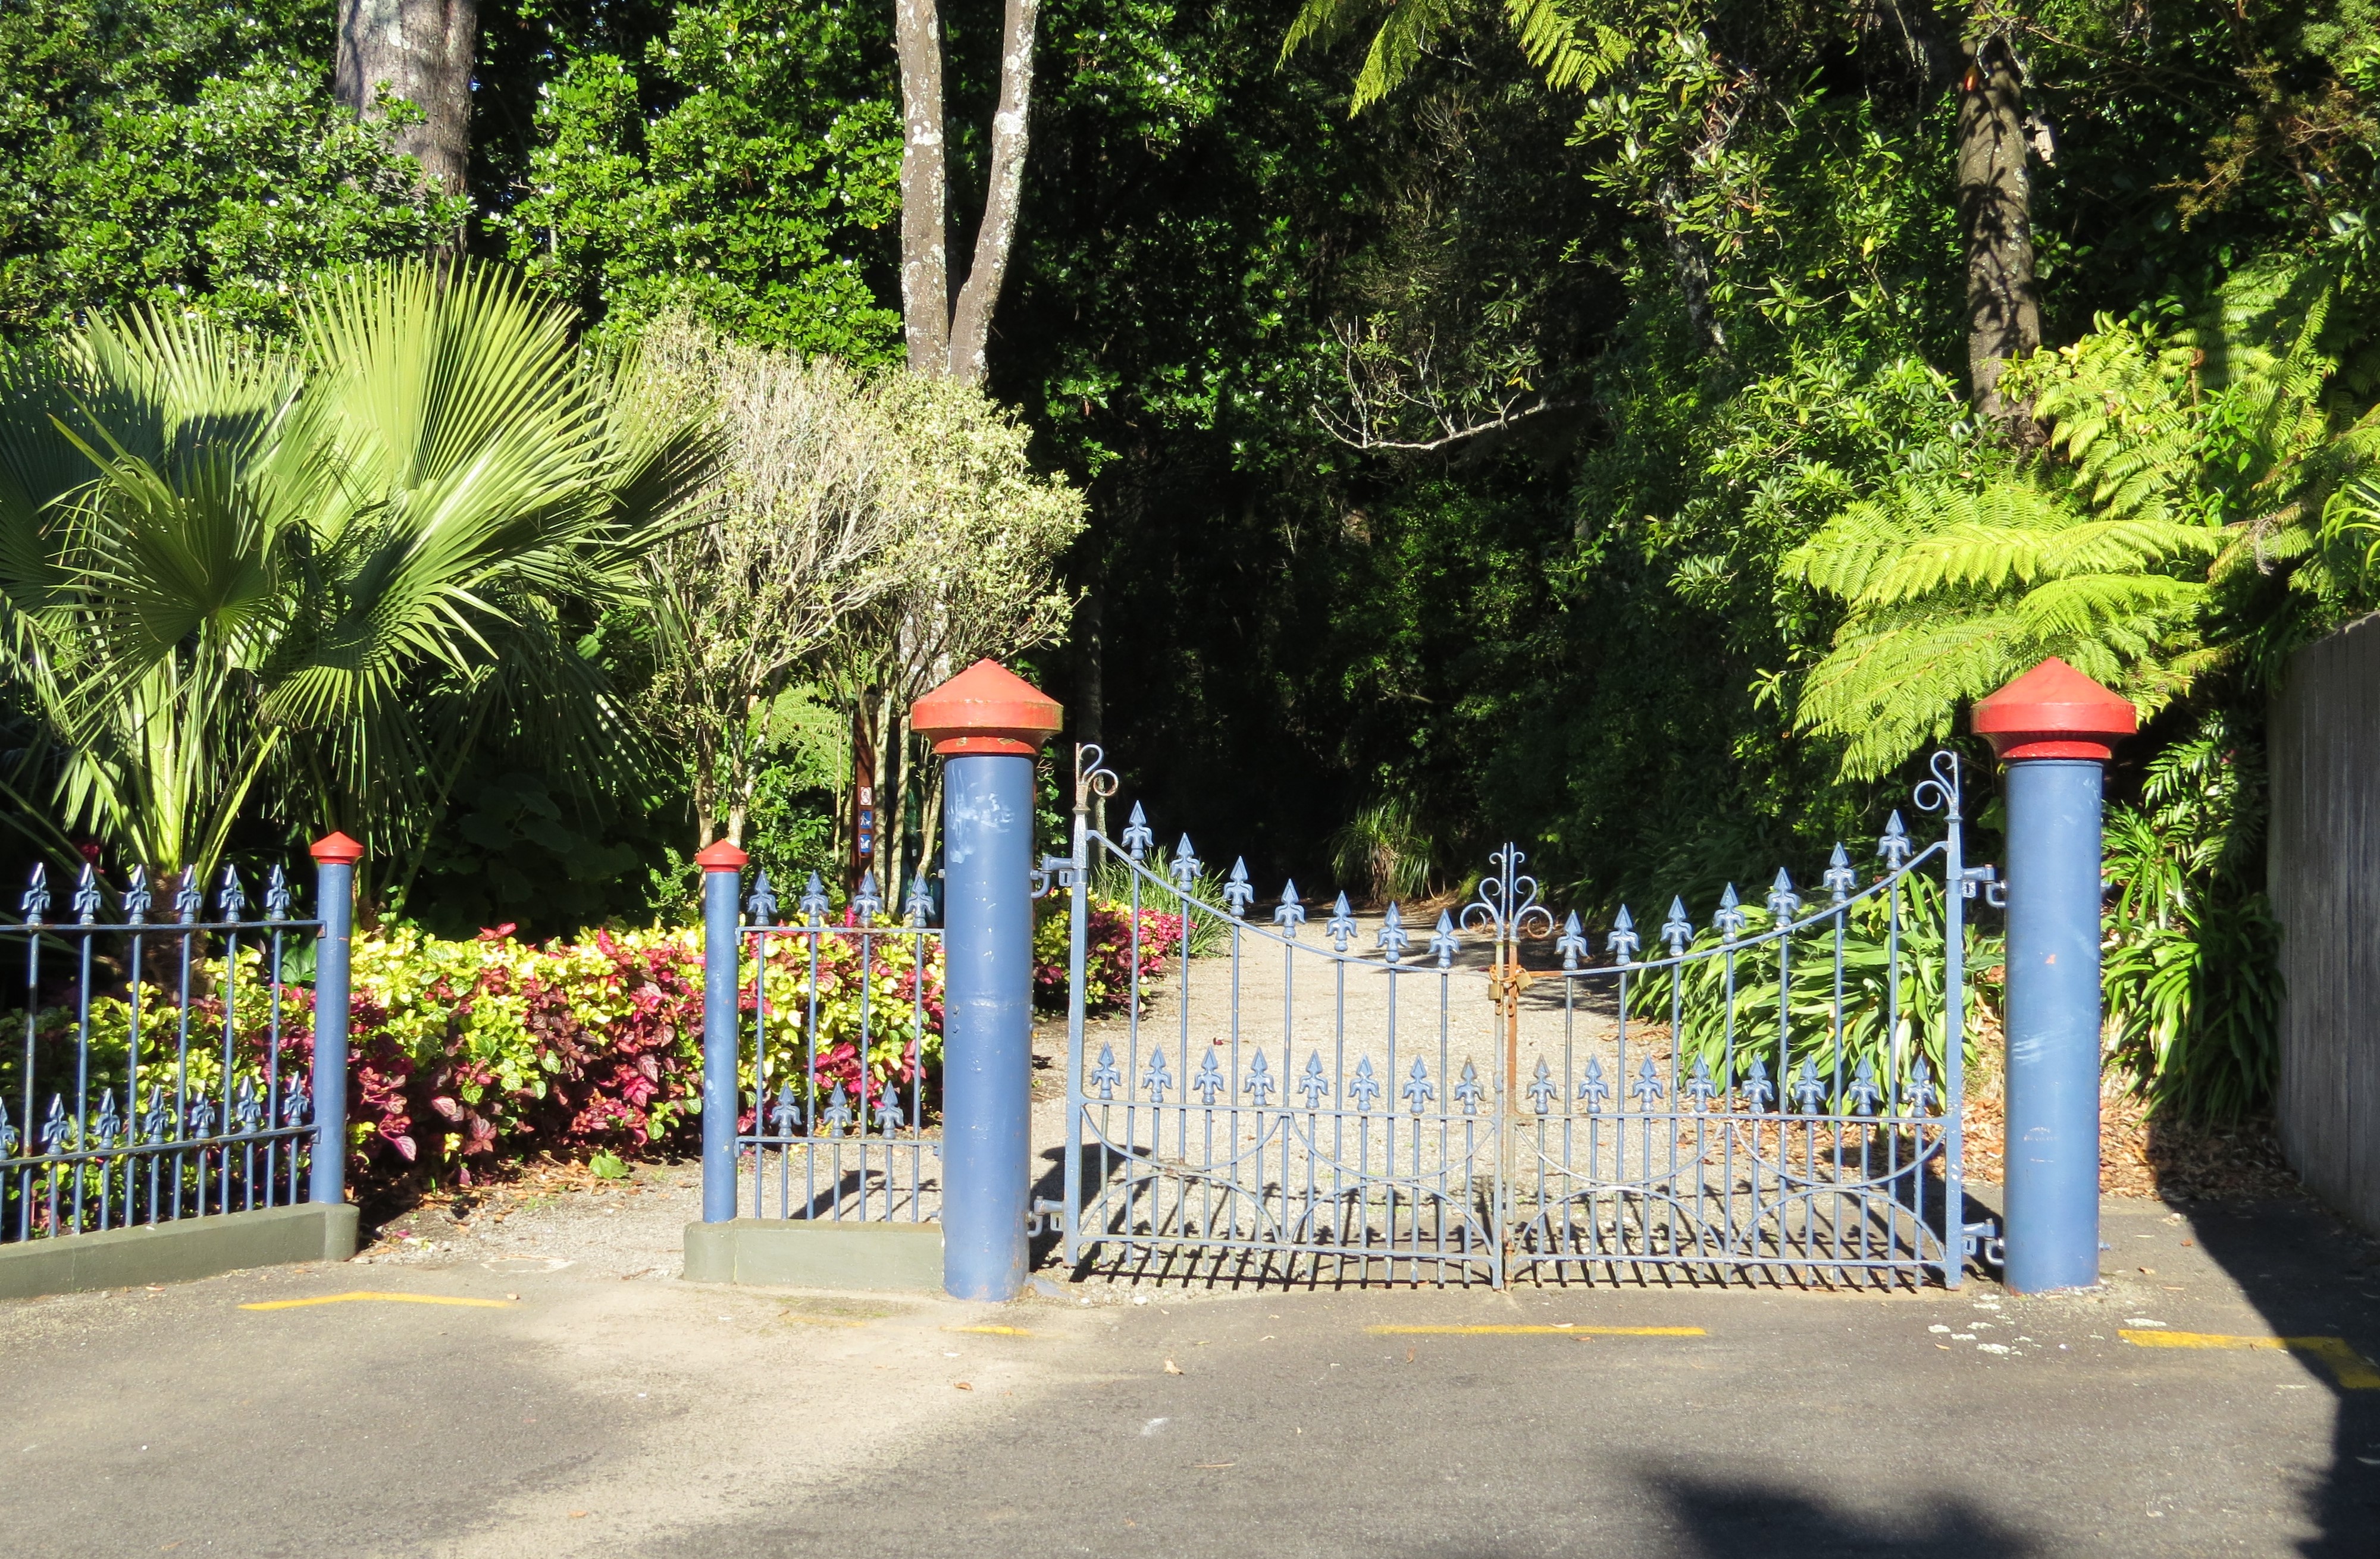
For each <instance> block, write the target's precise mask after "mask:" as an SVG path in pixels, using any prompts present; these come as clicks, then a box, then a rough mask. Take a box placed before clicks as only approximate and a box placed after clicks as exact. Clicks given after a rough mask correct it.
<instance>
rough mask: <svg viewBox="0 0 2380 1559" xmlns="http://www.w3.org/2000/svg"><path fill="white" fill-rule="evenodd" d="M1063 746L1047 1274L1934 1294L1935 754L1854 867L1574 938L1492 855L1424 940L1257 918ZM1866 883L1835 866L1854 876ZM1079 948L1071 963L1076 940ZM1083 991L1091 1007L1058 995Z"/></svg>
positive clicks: (1942, 965) (1964, 895)
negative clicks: (1060, 1163)
mask: <svg viewBox="0 0 2380 1559" xmlns="http://www.w3.org/2000/svg"><path fill="white" fill-rule="evenodd" d="M1932 776H1933V777H1932V778H1931V779H1928V780H1926V781H1925V783H1923V784H1921V785H1920V786H1918V788H1917V791H1916V792H1915V795H1914V798H1913V799H1914V801H1915V803H1916V804H1917V806H1918V808H1919V810H1920V812H1921V814H1927V813H1930V814H1934V815H1937V816H1938V817H1939V820H1940V824H1941V829H1940V835H1939V837H1938V838H1937V839H1934V840H1930V841H1920V840H1917V839H1914V838H1913V837H1912V836H1911V835H1910V833H1909V832H1908V831H1907V829H1906V828H1904V826H1903V824H1902V821H1901V818H1900V815H1899V814H1898V813H1896V814H1894V816H1893V817H1892V820H1891V822H1890V823H1889V825H1888V827H1887V828H1886V829H1885V831H1884V833H1883V835H1882V837H1881V838H1880V839H1879V840H1877V841H1876V847H1875V851H1874V855H1873V857H1872V861H1871V862H1870V863H1864V864H1865V865H1866V866H1867V868H1868V869H1866V870H1863V869H1862V865H1863V864H1854V861H1853V857H1852V853H1851V852H1849V851H1847V850H1845V849H1844V848H1843V847H1842V846H1840V845H1838V846H1837V847H1836V848H1835V851H1834V853H1833V856H1832V859H1831V861H1830V862H1829V863H1828V866H1827V867H1826V869H1825V871H1824V872H1823V874H1822V875H1821V876H1820V877H1819V879H1818V884H1817V890H1816V891H1815V892H1811V893H1805V892H1804V891H1803V889H1802V888H1799V887H1797V886H1796V885H1795V884H1794V883H1793V881H1792V880H1791V878H1790V877H1789V876H1788V875H1787V874H1786V873H1784V872H1782V871H1779V873H1778V874H1777V876H1776V877H1775V878H1774V880H1773V882H1772V884H1771V886H1770V887H1769V888H1768V889H1767V893H1766V894H1765V896H1764V897H1763V900H1762V901H1761V902H1760V903H1759V904H1757V905H1754V904H1749V903H1746V902H1744V901H1743V900H1742V899H1740V898H1739V897H1738V895H1737V894H1736V891H1735V889H1734V888H1732V887H1730V888H1728V889H1727V890H1726V892H1725V893H1723V894H1722V895H1721V896H1720V898H1719V900H1718V904H1717V906H1716V908H1715V911H1714V912H1712V913H1711V914H1710V916H1709V918H1708V919H1707V920H1706V921H1704V922H1703V923H1702V924H1700V925H1697V924H1696V923H1695V921H1694V916H1693V913H1692V912H1690V910H1689V908H1688V906H1687V905H1686V903H1685V902H1684V901H1683V900H1682V899H1680V900H1673V901H1672V903H1671V905H1670V911H1669V913H1668V914H1667V916H1666V917H1664V918H1663V920H1662V921H1661V922H1660V923H1659V925H1657V926H1654V927H1651V928H1649V930H1648V929H1645V928H1640V927H1639V926H1638V925H1637V924H1636V923H1635V922H1634V921H1633V919H1632V917H1631V915H1630V912H1628V911H1627V910H1626V909H1625V908H1622V909H1621V910H1620V911H1619V912H1618V913H1617V914H1615V915H1614V916H1613V918H1612V922H1611V925H1610V926H1609V929H1608V930H1606V931H1604V932H1603V933H1602V934H1601V935H1600V936H1599V937H1590V935H1589V933H1588V932H1587V931H1586V930H1585V928H1584V927H1583V926H1582V925H1581V923H1580V921H1579V918H1578V916H1577V915H1575V914H1571V915H1569V916H1567V917H1566V918H1564V919H1562V920H1560V922H1557V921H1556V919H1555V917H1554V915H1553V914H1552V912H1550V911H1549V910H1548V908H1546V907H1545V906H1544V905H1543V904H1541V903H1540V902H1539V895H1538V884H1537V883H1536V881H1535V880H1534V879H1533V878H1532V877H1531V876H1528V875H1527V873H1526V872H1525V871H1524V869H1523V868H1524V865H1525V864H1526V861H1525V857H1524V855H1523V854H1522V852H1520V851H1519V850H1517V849H1516V848H1514V847H1512V846H1510V845H1507V846H1506V847H1505V848H1504V849H1503V850H1501V851H1499V852H1496V853H1495V855H1494V856H1493V857H1492V858H1491V869H1490V871H1489V872H1488V875H1486V876H1484V877H1483V878H1482V879H1481V880H1480V882H1479V885H1478V888H1477V890H1476V893H1475V896H1473V897H1472V898H1471V899H1470V900H1469V901H1468V902H1465V903H1463V904H1461V906H1460V907H1459V908H1455V907H1451V906H1450V907H1449V908H1448V909H1446V910H1445V911H1443V912H1439V914H1437V916H1436V918H1435V921H1434V923H1433V924H1429V925H1422V924H1418V923H1416V922H1414V921H1409V919H1408V917H1407V916H1406V915H1405V914H1404V912H1403V911H1402V910H1401V909H1400V908H1399V907H1398V906H1396V905H1394V904H1391V905H1390V906H1389V907H1388V908H1387V909H1386V911H1385V912H1382V913H1379V914H1378V915H1358V914H1356V913H1355V912H1354V911H1353V910H1352V909H1351V908H1350V906H1349V904H1348V902H1347V900H1346V898H1345V896H1344V895H1343V894H1342V895H1341V896H1340V897H1339V898H1338V900H1337V901H1336V903H1335V904H1334V905H1332V906H1331V907H1330V909H1329V910H1328V911H1319V910H1316V911H1309V909H1308V907H1307V905H1306V903H1305V900H1303V899H1302V898H1301V897H1300V895H1299V893H1298V890H1297V888H1296V886H1295V885H1294V884H1291V885H1289V886H1287V887H1286V888H1284V889H1283V890H1282V892H1281V896H1280V898H1279V899H1278V900H1277V901H1275V902H1273V903H1271V904H1269V905H1259V904H1258V902H1257V891H1256V888H1255V886H1254V885H1253V884H1252V883H1251V882H1250V881H1249V879H1248V875H1247V872H1246V869H1245V864H1234V865H1233V867H1232V869H1231V871H1230V872H1229V874H1228V875H1227V876H1223V877H1222V878H1221V880H1220V883H1218V882H1217V881H1216V879H1215V878H1214V877H1212V876H1209V875H1208V872H1207V868H1206V866H1205V864H1204V863H1202V862H1201V861H1200V860H1199V859H1198V858H1197V856H1196V853H1195V852H1194V851H1193V849H1192V846H1191V844H1190V841H1189V840H1188V839H1187V838H1186V837H1185V838H1184V839H1183V840H1181V841H1180V843H1179V844H1178V845H1177V846H1176V847H1175V848H1174V849H1173V851H1172V854H1171V855H1170V857H1169V856H1168V855H1166V854H1165V853H1164V852H1162V851H1160V849H1159V847H1158V842H1157V839H1156V836H1155V834H1154V833H1153V831H1152V830H1151V828H1149V826H1148V823H1147V819H1146V817H1145V816H1144V815H1143V813H1142V810H1141V809H1140V808H1139V807H1138V806H1136V805H1135V807H1134V808H1133V809H1132V812H1131V814H1130V821H1129V823H1128V824H1127V825H1126V827H1125V828H1123V831H1122V834H1121V837H1120V838H1116V839H1111V838H1109V837H1108V836H1107V835H1106V834H1105V833H1104V832H1102V831H1100V830H1099V829H1097V828H1092V827H1091V826H1090V821H1089V814H1090V809H1091V804H1092V802H1093V801H1094V800H1095V799H1097V798H1104V797H1106V796H1109V795H1111V794H1112V793H1113V792H1114V790H1115V786H1116V779H1115V776H1114V775H1113V774H1112V773H1111V772H1109V771H1107V770H1105V769H1103V768H1101V767H1099V750H1098V749H1097V748H1095V747H1086V748H1083V749H1079V750H1078V752H1077V756H1076V777H1075V838H1074V852H1073V854H1072V857H1071V859H1069V860H1058V861H1052V862H1050V865H1051V866H1052V867H1061V868H1064V870H1063V872H1062V881H1063V882H1064V883H1065V884H1066V885H1067V887H1068V888H1069V890H1070V892H1071V909H1072V915H1073V922H1072V932H1073V940H1072V948H1071V953H1070V980H1071V984H1070V1000H1069V1025H1068V1026H1069V1045H1068V1071H1067V1106H1066V1136H1067V1141H1066V1154H1065V1159H1064V1166H1065V1195H1064V1202H1063V1216H1064V1238H1065V1241H1066V1253H1067V1256H1068V1258H1069V1260H1070V1261H1072V1262H1074V1263H1078V1264H1088V1265H1091V1266H1093V1267H1095V1268H1098V1267H1103V1268H1106V1269H1108V1270H1110V1271H1113V1272H1120V1273H1121V1272H1131V1273H1137V1274H1140V1275H1153V1276H1162V1275H1178V1276H1182V1277H1189V1278H1207V1279H1220V1280H1225V1281H1258V1282H1263V1281H1274V1282H1281V1281H1288V1282H1327V1283H1348V1282H1355V1283H1361V1282H1392V1283H1396V1282H1430V1283H1463V1282H1486V1283H1489V1284H1493V1285H1497V1286H1502V1285H1504V1284H1507V1283H1509V1282H1512V1281H1513V1280H1514V1279H1516V1278H1517V1279H1532V1280H1536V1281H1566V1282H1579V1281H1588V1282H1612V1281H1622V1282H1626V1281H1635V1282H1643V1281H1654V1282H1663V1281H1696V1280H1698V1281H1722V1282H1723V1281H1730V1280H1733V1281H1743V1280H1755V1281H1775V1282H1793V1283H1826V1284H1848V1285H1871V1286H1913V1285H1917V1284H1922V1283H1925V1282H1927V1281H1930V1280H1935V1279H1938V1280H1939V1281H1940V1282H1941V1283H1942V1284H1944V1285H1945V1286H1947V1287H1957V1286H1958V1285H1959V1282H1960V1278H1961V1266H1962V1262H1963V1257H1964V1255H1965V1254H1967V1253H1968V1252H1970V1251H1973V1248H1974V1243H1975V1240H1976V1239H1977V1238H1978V1236H1979V1235H1980V1234H1981V1233H1983V1232H1984V1231H1983V1230H1982V1228H1981V1226H1974V1227H1970V1226H1968V1225H1967V1224H1965V1223H1964V1221H1963V1219H1962V1217H1961V1211H1962V1207H1963V1200H1962V1195H1961V1125H1960V1106H1961V1086H1962V1067H1963V1059H1964V1057H1963V1056H1962V1054H1961V1051H1962V1045H1961V1044H1960V1043H1959V1040H1958V1036H1960V1035H1961V1034H1962V1033H1964V1031H1965V1012H1964V1005H1965V1004H1964V979H1965V975H1964V969H1963V955H1964V952H1965V915H1964V905H1965V903H1966V901H1967V900H1969V899H1970V898H1972V897H1973V896H1974V894H1975V892H1976V890H1977V889H1978V888H1980V887H1981V886H1983V885H1984V884H1985V882H1988V881H1989V880H1990V878H1991V876H1992V873H1991V869H1990V868H1988V867H1982V868H1974V869H1970V868H1968V867H1967V866H1966V865H1965V864H1964V862H1963V860H1962V858H1961V839H1960V821H1961V819H1960V802H1961V796H1960V775H1959V768H1958V764H1957V760H1956V759H1955V758H1954V757H1953V756H1952V755H1950V754H1948V753H1940V754H1937V755H1936V756H1935V758H1934V760H1933V765H1932ZM1095 926H1096V927H1097V929H1098V930H1099V937H1098V938H1097V946H1096V948H1095V947H1094V945H1093V941H1094V939H1093V937H1092V932H1093V930H1094V927H1095ZM1095 1001H1096V1003H1097V1005H1098V1006H1099V1011H1098V1012H1097V1013H1096V1014H1095V1013H1094V1012H1093V1011H1092V1010H1091V1008H1092V1006H1093V1005H1094V1002H1095Z"/></svg>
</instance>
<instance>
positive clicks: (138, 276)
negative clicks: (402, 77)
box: [0, 0, 465, 340]
mask: <svg viewBox="0 0 2380 1559" xmlns="http://www.w3.org/2000/svg"><path fill="white" fill-rule="evenodd" d="M331 55H332V40H331V28H330V10H329V7H328V6H317V5H313V4H307V3H304V0H295V3H293V0H262V3H261V4H255V5H249V4H242V5H237V6H225V5H219V4H215V3H213V0H12V3H11V4H10V5H9V6H6V8H5V9H0V336H5V337H7V338H13V339H19V340H21V339H25V338H27V337H29V336H30V334H32V333H33V332H37V331H42V330H48V329H55V328H60V327H63V326H65V325H66V324H67V321H68V320H70V319H71V318H73V317H74V316H75V315H76V314H77V313H78V312H79V311H81V310H84V309H93V308H123V307H126V306H128V305H130V304H133V303H152V304H156V305H160V306H164V307H167V308H198V309H201V310H203V311H204V312H206V313H208V314H210V315H212V316H213V317H216V318H218V319H221V320H225V321H227V322H230V323H233V324H236V325H239V326H242V327H246V328H249V329H262V330H266V331H275V332H278V331H285V330H287V329H288V328H289V327H290V326H291V324H292V323H293V322H294V320H295V310H296V306H297V297H298V296H299V294H300V293H301V292H302V291H303V290H304V288H305V286H306V285H307V284H309V283H310V281H312V280H313V279H314V278H315V277H317V276H319V275H321V274H322V273H323V272H327V271H331V270H334V269H336V268H339V267H342V266H346V265H351V264H354V263H357V262H358V261H362V260H375V259H380V258H383V257H389V256H395V255H402V254H407V253H419V252H420V250H421V249H422V248H424V247H425V246H427V245H430V244H431V243H435V242H437V241H438V240H439V239H440V238H441V237H442V236H445V235H447V234H451V233H453V232H454V231H455V229H456V227H457V226H458V225H459V224H460V223H461V221H462V220H463V217H464V214H465V213H464V206H463V203H462V202H461V201H459V200H451V199H436V198H433V197H431V195H429V194H428V193H426V192H425V191H424V190H423V189H422V188H421V187H420V177H419V169H418V168H416V167H415V165H414V164H413V162H412V160H411V159H410V158H400V157H397V156H395V155H394V154H392V153H391V152H390V151H389V150H388V146H387V140H386V136H387V131H386V128H385V127H369V128H368V127H361V126H358V125H357V124H355V123H354V122H353V121H352V120H351V119H349V118H347V117H346V115H343V114H342V113H341V112H340V111H339V110H338V109H337V107H336V106H335V105H334V103H332V102H331V98H330V91H329V87H330V71H331Z"/></svg>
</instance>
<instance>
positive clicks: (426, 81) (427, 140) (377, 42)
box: [331, 0, 480, 195]
mask: <svg viewBox="0 0 2380 1559" xmlns="http://www.w3.org/2000/svg"><path fill="white" fill-rule="evenodd" d="M338 19H339V37H338V53H337V57H336V58H335V60H334V62H333V66H332V71H331V91H332V94H333V95H334V97H335V98H336V99H337V100H338V102H339V103H340V104H341V105H342V106H343V107H345V108H346V109H347V111H348V112H350V113H352V114H354V115H356V116H357V117H358V118H359V119H366V120H370V119H378V118H380V117H382V116H383V114H384V113H385V110H384V108H383V106H382V95H383V91H384V92H385V93H386V95H387V96H389V97H392V98H401V99H403V100H404V101H406V102H407V103H412V104H413V105H414V106H415V107H417V108H419V109H420V110H421V115H422V117H421V121H420V123H419V124H412V125H405V126H401V127H398V129H397V131H396V133H395V136H394V137H393V138H392V140H393V143H394V144H395V149H396V150H397V151H400V152H404V153H407V154H408V155H410V156H411V157H413V158H414V159H415V160H416V161H418V162H419V163H420V164H421V172H422V176H423V178H424V179H425V180H426V181H427V182H429V183H430V184H431V185H433V186H435V187H437V188H438V189H440V190H441V191H443V193H445V194H448V195H460V194H463V193H464V192H465V189H466V181H467V180H468V178H469V176H470V172H471V64H472V60H473V57H474V56H475V55H476V54H478V52H479V46H480V4H479V0H339V18H338Z"/></svg>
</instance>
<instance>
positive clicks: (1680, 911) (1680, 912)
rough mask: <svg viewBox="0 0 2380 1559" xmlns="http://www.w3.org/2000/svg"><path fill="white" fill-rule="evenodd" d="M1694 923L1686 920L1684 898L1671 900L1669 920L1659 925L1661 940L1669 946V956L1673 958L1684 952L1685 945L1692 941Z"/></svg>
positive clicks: (1681, 896)
mask: <svg viewBox="0 0 2380 1559" xmlns="http://www.w3.org/2000/svg"><path fill="white" fill-rule="evenodd" d="M1661 940H1662V941H1664V942H1667V943H1668V944H1669V945H1670V957H1671V958H1675V957H1677V956H1678V955H1679V954H1681V953H1682V952H1684V951H1685V950H1686V944H1687V943H1688V942H1690V941H1692V940H1694V922H1693V921H1690V920H1688V919H1687V918H1686V900H1685V898H1684V896H1683V895H1680V896H1679V897H1677V898H1674V899H1671V900H1670V918H1669V919H1667V920H1665V921H1663V922H1662V923H1661Z"/></svg>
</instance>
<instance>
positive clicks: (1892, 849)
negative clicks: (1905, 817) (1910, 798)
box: [1876, 808, 1911, 872]
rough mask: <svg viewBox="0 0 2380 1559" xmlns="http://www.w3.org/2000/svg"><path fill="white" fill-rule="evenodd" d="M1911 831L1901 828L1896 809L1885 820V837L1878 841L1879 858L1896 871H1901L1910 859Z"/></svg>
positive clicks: (1898, 812) (1898, 811)
mask: <svg viewBox="0 0 2380 1559" xmlns="http://www.w3.org/2000/svg"><path fill="white" fill-rule="evenodd" d="M1910 848H1911V847H1910V843H1909V830H1908V829H1907V828H1903V827H1902V826H1901V822H1900V810H1899V809H1898V808H1895V809H1894V811H1893V814H1892V816H1890V817H1888V818H1887V819H1886V820H1885V824H1884V837H1883V838H1882V839H1880V840H1877V841H1876V855H1877V857H1878V858H1879V859H1880V860H1882V861H1883V862H1884V864H1886V865H1888V866H1889V867H1890V868H1891V869H1892V870H1894V871H1896V872H1897V871H1899V870H1900V868H1901V866H1902V864H1904V863H1906V862H1907V861H1908V859H1909V852H1910Z"/></svg>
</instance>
